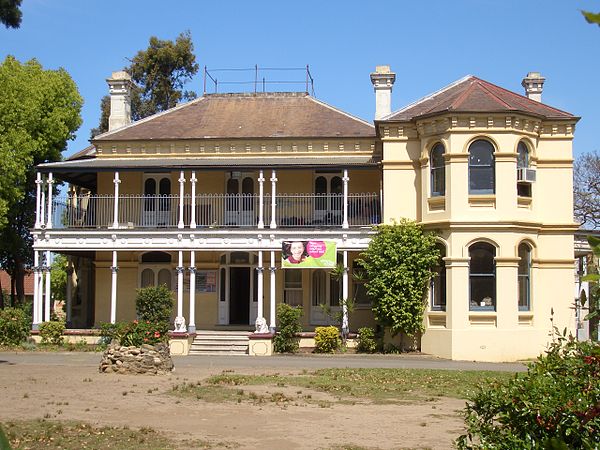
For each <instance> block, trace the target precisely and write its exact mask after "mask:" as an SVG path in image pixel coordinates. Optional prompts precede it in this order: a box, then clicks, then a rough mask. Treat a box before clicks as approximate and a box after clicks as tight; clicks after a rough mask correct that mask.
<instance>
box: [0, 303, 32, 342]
mask: <svg viewBox="0 0 600 450" xmlns="http://www.w3.org/2000/svg"><path fill="white" fill-rule="evenodd" d="M30 328H31V319H30V317H29V316H28V315H27V313H25V311H23V310H22V309H21V308H4V309H0V345H19V344H20V343H21V342H23V341H25V340H26V339H27V337H28V336H29V330H30Z"/></svg>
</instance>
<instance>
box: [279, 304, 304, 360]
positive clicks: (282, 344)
mask: <svg viewBox="0 0 600 450" xmlns="http://www.w3.org/2000/svg"><path fill="white" fill-rule="evenodd" d="M301 317H302V307H300V306H297V307H293V306H290V305H287V304H285V303H280V304H278V305H277V324H278V325H279V326H278V327H277V334H276V335H275V337H274V338H273V347H274V349H275V351H276V352H277V353H295V352H297V351H298V347H299V346H300V343H299V340H298V338H297V337H296V333H300V332H301V331H302V325H301V324H300V319H301Z"/></svg>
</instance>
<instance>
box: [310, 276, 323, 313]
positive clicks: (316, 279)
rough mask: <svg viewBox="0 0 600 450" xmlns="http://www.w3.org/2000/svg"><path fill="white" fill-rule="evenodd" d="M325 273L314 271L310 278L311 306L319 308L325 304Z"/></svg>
mask: <svg viewBox="0 0 600 450" xmlns="http://www.w3.org/2000/svg"><path fill="white" fill-rule="evenodd" d="M325 292H326V286H325V272H324V271H322V270H315V271H314V272H313V276H312V305H313V306H319V305H321V304H324V303H325Z"/></svg>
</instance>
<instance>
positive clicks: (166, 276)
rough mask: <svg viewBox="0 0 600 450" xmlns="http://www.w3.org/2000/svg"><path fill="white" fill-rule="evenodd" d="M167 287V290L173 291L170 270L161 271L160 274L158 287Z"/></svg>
mask: <svg viewBox="0 0 600 450" xmlns="http://www.w3.org/2000/svg"><path fill="white" fill-rule="evenodd" d="M163 284H166V285H167V288H169V290H171V271H170V270H169V269H160V271H159V272H158V285H159V286H161V285H163Z"/></svg>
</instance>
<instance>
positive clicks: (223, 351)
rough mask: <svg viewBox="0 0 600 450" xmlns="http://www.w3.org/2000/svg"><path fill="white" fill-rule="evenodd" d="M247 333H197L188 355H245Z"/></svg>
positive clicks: (246, 352) (247, 345) (247, 341)
mask: <svg viewBox="0 0 600 450" xmlns="http://www.w3.org/2000/svg"><path fill="white" fill-rule="evenodd" d="M250 334H251V333H250V332H248V331H212V330H211V331H204V330H202V331H197V332H196V337H195V338H194V341H193V342H192V344H191V345H190V355H247V354H248V347H249V340H248V335H250Z"/></svg>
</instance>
